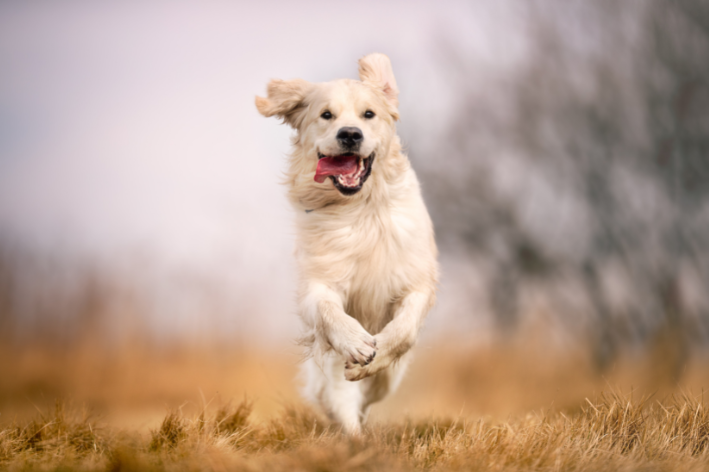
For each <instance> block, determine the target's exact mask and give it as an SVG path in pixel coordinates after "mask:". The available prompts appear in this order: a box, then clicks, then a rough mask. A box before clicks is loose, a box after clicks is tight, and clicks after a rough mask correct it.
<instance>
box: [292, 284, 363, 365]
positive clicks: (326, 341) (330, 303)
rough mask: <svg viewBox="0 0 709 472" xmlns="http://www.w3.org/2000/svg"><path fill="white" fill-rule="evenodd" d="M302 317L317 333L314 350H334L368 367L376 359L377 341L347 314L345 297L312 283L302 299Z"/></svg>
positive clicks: (350, 360)
mask: <svg viewBox="0 0 709 472" xmlns="http://www.w3.org/2000/svg"><path fill="white" fill-rule="evenodd" d="M300 313H301V317H302V318H303V321H304V322H305V325H306V326H307V327H308V328H309V329H311V330H313V331H314V333H315V334H316V336H317V337H318V338H319V339H318V338H316V339H315V340H314V342H315V346H313V347H314V350H315V351H318V350H327V349H328V348H332V349H334V350H335V352H337V353H338V354H340V355H341V356H342V361H343V362H342V364H341V365H340V367H342V365H344V362H345V361H347V362H352V363H357V364H358V365H366V364H368V363H370V362H371V361H372V359H373V358H374V356H375V354H376V351H377V348H376V345H377V342H376V340H375V338H374V336H372V335H371V334H369V333H368V332H367V331H366V330H365V329H364V328H363V327H362V325H361V324H360V323H359V321H357V320H356V319H354V318H352V317H351V316H349V315H348V314H347V313H345V310H344V304H343V302H342V296H341V295H339V294H338V293H337V292H335V291H334V290H332V289H331V288H329V287H328V286H326V285H325V284H322V283H318V282H311V283H310V284H308V288H307V293H306V295H305V296H304V297H303V298H302V301H301V309H300Z"/></svg>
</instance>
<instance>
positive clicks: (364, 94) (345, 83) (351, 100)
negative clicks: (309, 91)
mask: <svg viewBox="0 0 709 472" xmlns="http://www.w3.org/2000/svg"><path fill="white" fill-rule="evenodd" d="M319 92H320V93H318V95H319V98H320V100H322V101H324V102H326V103H327V105H328V106H331V107H333V108H348V107H353V106H354V107H358V106H362V105H366V104H375V103H376V102H377V99H378V97H377V95H376V93H375V92H374V90H372V88H371V87H369V86H367V85H365V84H363V83H362V82H360V81H358V80H351V79H340V80H333V81H331V82H326V83H323V84H320V90H319Z"/></svg>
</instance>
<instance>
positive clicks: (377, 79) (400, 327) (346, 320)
mask: <svg viewBox="0 0 709 472" xmlns="http://www.w3.org/2000/svg"><path fill="white" fill-rule="evenodd" d="M359 77H360V80H351V79H341V80H335V81H332V82H326V83H310V82H307V81H305V80H301V79H295V80H275V79H274V80H271V82H270V83H269V84H268V88H267V95H268V96H267V97H265V98H264V97H256V107H257V108H258V111H259V112H260V113H261V114H262V115H263V116H266V117H270V116H276V117H278V118H281V119H282V120H283V121H284V122H285V123H287V124H288V125H290V126H291V127H293V129H294V130H295V132H296V133H295V135H294V136H293V139H292V144H293V149H292V153H291V155H290V166H289V170H288V171H287V174H286V184H287V186H288V196H289V199H290V202H291V204H292V205H293V207H294V208H295V211H296V229H297V233H296V251H295V252H296V259H297V262H298V267H299V272H300V285H299V291H298V301H299V302H298V304H299V314H300V317H301V318H302V320H303V322H304V324H305V327H306V335H305V336H304V340H305V341H304V342H305V344H306V345H307V346H308V347H309V351H310V356H309V357H308V359H307V360H306V361H305V364H304V373H305V377H306V385H305V389H304V393H305V396H306V397H307V398H308V399H309V400H310V401H312V402H313V403H315V404H317V405H319V406H320V407H321V408H322V409H323V410H324V411H325V413H326V414H327V415H328V416H329V417H330V418H331V419H332V420H334V421H336V422H338V423H339V424H341V425H342V427H343V429H344V430H345V431H346V432H347V433H350V434H358V433H359V432H360V431H361V427H362V423H363V422H364V420H365V419H366V417H367V413H368V411H369V408H370V406H371V405H372V404H373V403H374V402H377V401H380V400H382V399H383V398H384V397H385V396H386V395H387V394H388V393H390V392H391V391H393V390H394V389H395V388H396V387H397V385H398V384H399V382H400V381H401V379H402V377H403V374H404V370H405V368H406V365H407V363H408V361H409V358H410V351H411V348H412V347H413V346H414V344H415V343H416V339H417V337H418V333H419V331H420V329H421V326H422V324H423V321H424V319H425V318H426V315H427V313H428V312H429V310H430V309H431V307H432V306H433V304H434V301H435V297H436V287H437V284H438V262H437V257H438V251H437V249H436V243H435V240H434V235H433V225H432V224H431V219H430V217H429V215H428V212H427V210H426V206H425V205H424V202H423V199H422V197H421V190H420V187H419V183H418V180H417V179H416V174H415V173H414V171H413V169H412V168H411V164H410V163H409V160H408V158H407V157H406V155H404V154H403V152H402V149H401V142H400V140H399V137H398V136H397V134H396V121H397V120H398V119H399V111H398V105H399V101H398V95H399V90H398V88H397V85H396V80H395V79H394V73H393V71H392V68H391V63H390V61H389V58H388V57H387V56H385V55H384V54H370V55H368V56H365V57H363V58H362V59H360V60H359Z"/></svg>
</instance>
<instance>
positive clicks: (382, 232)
mask: <svg viewBox="0 0 709 472" xmlns="http://www.w3.org/2000/svg"><path fill="white" fill-rule="evenodd" d="M394 190H395V191H393V192H389V194H387V196H386V197H385V198H370V199H367V201H363V202H360V203H359V204H356V205H343V206H340V207H333V208H330V207H328V208H324V209H322V210H316V211H314V212H311V213H308V214H302V215H300V217H299V219H298V220H299V221H298V229H299V235H298V236H299V244H298V248H299V250H298V254H297V257H298V261H299V265H300V269H301V271H302V276H303V278H304V280H317V281H320V282H324V283H326V284H327V285H328V286H330V287H332V288H334V289H335V290H336V291H338V292H339V293H340V294H341V295H342V297H343V300H344V305H345V312H346V313H347V314H349V315H350V316H352V317H354V318H356V319H357V320H358V321H360V323H362V325H363V326H364V328H365V329H367V330H368V331H369V332H371V333H376V332H379V331H380V330H381V329H382V328H383V327H384V326H385V325H386V324H387V323H388V322H389V321H390V320H391V319H392V317H393V315H394V312H395V310H396V308H397V306H398V304H399V302H400V300H401V299H402V298H403V297H404V296H405V295H406V294H407V293H408V292H409V291H411V290H412V289H415V288H416V286H417V285H418V284H419V283H421V282H422V281H420V280H418V279H420V277H421V274H424V273H427V272H428V271H429V270H435V268H430V269H429V268H428V267H426V266H425V265H426V264H427V263H428V261H429V260H430V257H428V251H430V246H429V244H431V243H432V240H433V235H432V234H430V229H429V228H430V226H428V225H427V222H428V214H427V213H426V210H425V207H424V206H423V201H422V200H421V197H420V193H419V189H418V183H417V182H416V177H415V176H414V174H413V171H411V170H409V172H408V175H407V178H406V179H404V180H403V181H402V183H401V185H400V186H398V188H397V189H394Z"/></svg>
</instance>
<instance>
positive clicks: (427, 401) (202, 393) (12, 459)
mask: <svg viewBox="0 0 709 472" xmlns="http://www.w3.org/2000/svg"><path fill="white" fill-rule="evenodd" d="M444 345H445V347H443V346H444ZM2 349H3V350H2V351H1V352H0V359H1V360H2V362H0V379H1V380H2V382H1V383H0V469H7V470H74V469H80V470H116V471H117V470H249V471H258V470H274V471H279V470H284V471H285V470H288V471H338V470H346V471H349V470H352V471H356V470H391V471H397V470H545V471H546V470H668V471H669V470H673V471H674V470H709V457H708V456H707V455H708V454H709V412H708V411H707V408H708V406H707V405H706V404H705V401H704V398H703V391H702V386H703V385H709V383H707V382H706V380H707V373H709V372H705V371H706V368H705V367H704V366H705V365H706V363H705V362H704V361H702V360H701V359H699V358H697V357H696V356H695V358H693V359H691V360H688V362H687V363H686V366H685V367H684V369H683V371H682V373H681V378H680V379H679V380H677V379H673V378H672V376H671V375H669V374H668V373H664V372H663V369H664V367H663V365H664V364H663V360H666V358H667V357H668V354H667V352H666V351H663V350H658V351H657V352H656V353H654V354H653V353H651V354H650V355H646V356H632V355H626V356H625V357H624V360H622V361H619V362H617V363H616V365H615V366H614V367H613V368H612V369H611V370H610V371H608V372H606V373H603V374H599V373H598V372H596V371H595V370H594V368H593V365H592V363H590V362H589V361H588V360H587V359H586V358H585V357H584V356H583V355H582V354H580V352H582V351H581V350H580V351H579V353H574V352H569V351H568V350H566V351H563V352H560V351H555V350H553V349H549V348H544V347H542V345H540V344H534V343H532V344H530V343H527V344H524V345H522V344H520V343H515V344H510V345H506V346H505V347H504V349H503V348H500V347H495V348H477V349H470V348H465V347H461V346H458V347H456V346H451V344H450V343H446V344H442V343H440V342H430V343H422V345H420V346H418V347H417V359H416V361H415V362H414V364H413V365H412V367H411V370H410V374H409V375H408V377H407V378H406V380H405V382H404V384H403V385H402V387H401V390H400V391H399V392H398V393H397V394H396V395H394V396H392V397H391V398H389V399H387V400H386V401H385V402H383V403H382V404H380V405H378V406H377V407H376V408H375V409H374V410H373V412H372V415H371V417H370V422H369V424H368V426H367V428H366V431H365V433H364V434H363V435H362V436H361V437H354V438H350V437H346V436H344V435H342V434H341V432H340V431H339V430H338V428H337V427H336V426H334V425H330V424H329V423H328V422H327V421H326V420H325V419H324V418H322V417H321V416H319V415H318V413H316V412H314V411H312V410H310V409H309V408H308V407H307V406H305V405H303V404H302V403H300V402H299V400H298V396H297V389H296V387H297V377H296V370H297V369H296V368H297V363H298V361H299V357H298V353H297V351H296V350H293V351H292V352H291V351H289V350H288V349H286V350H281V351H278V352H276V353H275V354H274V353H273V352H271V353H269V354H266V353H265V351H259V350H257V349H245V348H243V349H234V348H226V347H223V346H221V347H214V346H206V345H202V346H195V345H192V346H185V345H180V346H167V347H166V346H163V347H162V348H156V347H154V346H150V345H143V346H142V347H141V346H140V345H135V344H134V345H131V346H130V347H124V348H120V349H118V348H115V349H103V348H98V347H97V346H96V345H93V346H92V345H91V344H82V345H75V346H71V347H67V346H64V347H62V348H58V347H53V348H47V347H37V346H24V347H21V348H19V347H17V346H15V347H13V348H9V347H7V346H6V347H4V348H2Z"/></svg>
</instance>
